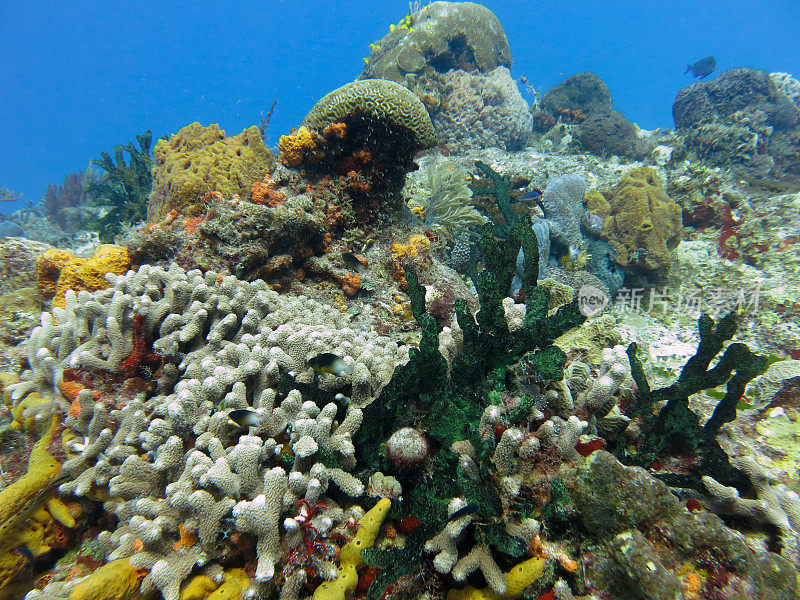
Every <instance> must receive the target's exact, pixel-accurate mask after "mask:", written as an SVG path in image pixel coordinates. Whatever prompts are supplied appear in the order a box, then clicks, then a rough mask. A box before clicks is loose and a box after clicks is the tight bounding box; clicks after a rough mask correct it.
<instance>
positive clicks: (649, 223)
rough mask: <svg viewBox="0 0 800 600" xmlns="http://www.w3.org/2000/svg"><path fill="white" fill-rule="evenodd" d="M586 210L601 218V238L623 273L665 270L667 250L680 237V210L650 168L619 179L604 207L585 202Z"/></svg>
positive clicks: (677, 241)
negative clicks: (605, 241) (624, 270)
mask: <svg viewBox="0 0 800 600" xmlns="http://www.w3.org/2000/svg"><path fill="white" fill-rule="evenodd" d="M587 204H590V205H591V206H587V208H588V209H589V210H590V211H592V212H594V213H595V214H598V215H600V216H601V217H604V219H605V221H604V224H603V236H604V237H606V238H608V241H609V242H610V243H611V245H612V246H613V247H614V249H615V250H616V251H617V255H616V259H615V260H616V261H617V262H618V263H619V264H620V265H622V266H623V267H625V268H626V269H630V270H634V271H640V272H642V271H644V272H646V271H653V270H656V269H660V268H662V267H665V266H667V264H668V263H669V258H670V250H673V249H675V248H676V247H677V245H678V244H679V243H680V241H681V238H682V236H683V223H682V219H681V208H680V206H678V204H676V203H675V201H674V200H672V199H671V198H670V197H669V196H667V193H666V192H665V191H664V188H663V187H662V186H661V182H660V181H659V179H658V174H657V173H656V172H655V171H654V170H653V169H650V168H645V167H642V168H638V169H633V170H631V171H629V172H628V173H626V174H625V176H623V177H622V179H620V181H619V183H618V184H617V186H616V188H615V189H614V191H613V192H612V193H610V194H608V198H607V203H606V204H604V203H602V202H599V201H598V202H596V203H595V202H593V197H592V196H589V197H588V198H587Z"/></svg>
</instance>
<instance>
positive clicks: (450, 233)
mask: <svg viewBox="0 0 800 600" xmlns="http://www.w3.org/2000/svg"><path fill="white" fill-rule="evenodd" d="M420 162H421V167H420V172H419V175H418V176H417V178H418V180H419V186H418V188H417V189H416V190H415V193H413V194H412V195H411V198H410V199H409V201H408V205H409V208H410V209H411V211H412V212H414V213H415V214H417V215H418V216H419V217H420V218H421V219H422V221H423V222H424V223H425V224H426V225H428V226H429V227H430V228H431V229H432V230H433V231H434V232H435V233H437V234H439V235H443V236H444V237H446V238H449V239H460V238H465V237H468V236H469V235H470V232H471V231H473V232H474V230H475V229H477V228H478V227H480V226H481V225H484V224H485V223H487V222H488V219H487V218H486V217H485V216H483V215H482V214H481V213H479V212H478V211H477V210H476V209H475V207H474V206H472V205H471V204H470V201H471V199H472V190H471V189H469V186H468V185H467V183H468V181H469V173H468V172H467V171H466V169H464V168H462V167H460V166H459V165H457V164H455V163H452V162H450V161H447V160H437V159H435V158H429V159H427V160H423V161H420ZM473 235H474V233H473Z"/></svg>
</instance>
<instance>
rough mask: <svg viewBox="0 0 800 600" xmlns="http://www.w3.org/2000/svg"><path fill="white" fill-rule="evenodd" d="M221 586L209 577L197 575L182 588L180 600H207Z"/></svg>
mask: <svg viewBox="0 0 800 600" xmlns="http://www.w3.org/2000/svg"><path fill="white" fill-rule="evenodd" d="M218 587H219V584H218V583H217V582H216V581H214V580H213V579H211V577H209V576H208V575H195V576H194V577H192V578H191V579H190V580H189V582H188V583H187V584H186V585H184V586H183V587H182V588H181V598H180V600H207V598H208V595H209V594H210V593H211V592H213V591H214V590H216V589H217V588H218Z"/></svg>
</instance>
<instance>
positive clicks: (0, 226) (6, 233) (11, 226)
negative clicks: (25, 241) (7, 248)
mask: <svg viewBox="0 0 800 600" xmlns="http://www.w3.org/2000/svg"><path fill="white" fill-rule="evenodd" d="M4 237H25V230H24V229H23V228H22V227H20V226H19V225H17V224H16V223H12V222H11V221H0V238H4Z"/></svg>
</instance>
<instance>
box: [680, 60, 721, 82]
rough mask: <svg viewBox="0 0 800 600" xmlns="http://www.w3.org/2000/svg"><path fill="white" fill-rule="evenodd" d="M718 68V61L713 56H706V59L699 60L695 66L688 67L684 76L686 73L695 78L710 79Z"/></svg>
mask: <svg viewBox="0 0 800 600" xmlns="http://www.w3.org/2000/svg"><path fill="white" fill-rule="evenodd" d="M716 68H717V59H716V58H714V57H713V56H706V57H705V58H704V59H702V60H698V61H697V62H696V63H694V64H693V65H686V70H685V71H684V72H683V74H684V75H686V73H691V74H692V75H694V76H695V77H699V78H700V79H702V78H703V77H708V76H709V75H711V73H713V72H714V69H716Z"/></svg>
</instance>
